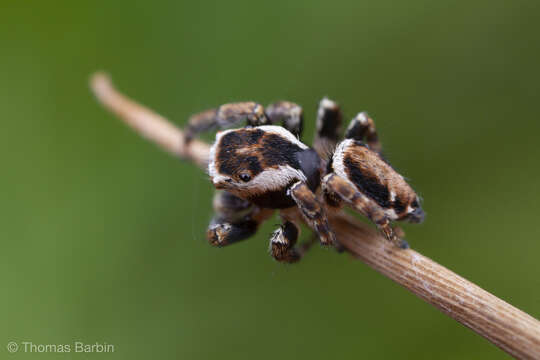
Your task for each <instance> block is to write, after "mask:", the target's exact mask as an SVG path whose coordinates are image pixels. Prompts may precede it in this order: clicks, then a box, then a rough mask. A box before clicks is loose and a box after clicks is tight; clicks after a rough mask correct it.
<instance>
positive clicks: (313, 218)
mask: <svg viewBox="0 0 540 360" xmlns="http://www.w3.org/2000/svg"><path fill="white" fill-rule="evenodd" d="M290 195H291V197H292V198H293V200H294V201H295V202H296V205H297V206H298V208H299V209H300V212H301V213H302V215H303V216H304V219H305V220H306V222H307V224H308V225H309V226H310V227H311V228H312V229H313V230H315V232H316V233H317V234H318V235H319V240H320V242H321V245H324V246H332V245H335V246H336V247H339V244H338V243H337V241H336V236H335V234H334V232H333V231H332V229H331V228H330V225H329V224H328V219H327V217H326V212H325V210H324V207H323V206H321V204H320V203H319V200H317V197H316V195H315V194H314V193H313V192H312V191H311V190H310V189H309V187H308V185H307V184H306V183H305V182H302V181H298V182H296V183H295V184H293V185H292V186H291V187H290Z"/></svg>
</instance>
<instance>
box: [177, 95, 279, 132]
mask: <svg viewBox="0 0 540 360" xmlns="http://www.w3.org/2000/svg"><path fill="white" fill-rule="evenodd" d="M242 121H246V124H247V125H249V126H259V125H269V124H270V121H269V120H268V118H267V116H266V114H265V112H264V108H263V107H262V105H260V104H257V103H255V102H238V103H230V104H224V105H221V106H220V107H218V108H217V109H209V110H205V111H203V112H200V113H198V114H195V115H193V116H191V117H190V118H189V121H188V125H187V127H186V129H185V139H186V141H190V140H191V139H193V138H194V137H196V136H197V135H199V134H200V133H202V132H205V131H211V130H215V129H224V128H228V127H232V126H234V125H237V124H239V123H241V122H242Z"/></svg>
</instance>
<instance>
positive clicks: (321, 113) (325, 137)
mask: <svg viewBox="0 0 540 360" xmlns="http://www.w3.org/2000/svg"><path fill="white" fill-rule="evenodd" d="M341 118H342V115H341V109H340V108H339V105H338V104H337V103H336V102H335V101H332V100H330V99H328V98H323V99H322V100H321V102H320V103H319V109H318V111H317V124H316V126H317V133H316V135H315V140H314V141H313V147H314V148H315V150H316V151H317V153H318V154H319V155H320V156H321V157H323V158H325V157H326V155H328V154H329V153H331V152H332V151H333V150H334V147H335V146H336V144H337V142H338V140H339V134H340V132H341Z"/></svg>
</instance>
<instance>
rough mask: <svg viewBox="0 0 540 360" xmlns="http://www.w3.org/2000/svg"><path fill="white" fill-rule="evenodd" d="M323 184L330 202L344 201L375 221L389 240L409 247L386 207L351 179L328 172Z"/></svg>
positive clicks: (403, 246)
mask: <svg viewBox="0 0 540 360" xmlns="http://www.w3.org/2000/svg"><path fill="white" fill-rule="evenodd" d="M322 186H323V191H324V192H325V196H327V197H328V198H329V203H331V204H339V203H340V202H341V201H344V202H345V203H347V204H348V205H349V206H351V207H352V208H353V209H355V210H356V211H358V212H360V213H361V214H363V215H364V216H366V217H368V218H369V219H370V220H371V221H373V222H374V223H375V225H377V228H378V229H379V231H380V232H381V233H382V234H383V235H384V237H385V238H386V239H387V240H389V241H391V242H392V243H394V244H395V245H396V246H398V247H400V248H402V249H406V248H408V247H409V245H408V244H407V242H406V241H405V240H402V239H400V238H399V236H398V234H396V232H395V231H394V229H393V228H392V226H391V224H390V218H389V217H388V216H387V215H386V214H385V212H384V209H383V208H382V207H381V206H379V205H378V204H377V203H376V202H375V201H373V200H371V199H370V198H368V197H367V196H365V195H364V194H362V193H361V192H359V191H358V190H357V189H356V187H355V186H354V185H353V184H352V183H351V182H350V181H348V180H346V179H344V178H342V177H340V176H338V175H336V174H328V175H326V176H325V177H324V179H323V184H322Z"/></svg>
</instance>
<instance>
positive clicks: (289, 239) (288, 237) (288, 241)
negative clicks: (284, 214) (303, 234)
mask: <svg viewBox="0 0 540 360" xmlns="http://www.w3.org/2000/svg"><path fill="white" fill-rule="evenodd" d="M298 234H299V230H298V227H297V226H296V225H295V224H294V223H293V222H291V221H288V220H285V221H284V223H283V224H282V225H281V226H280V228H279V229H277V230H276V231H274V232H273V233H272V236H271V237H270V249H269V250H270V254H271V255H272V257H273V258H274V259H276V260H277V261H279V262H284V263H294V262H297V261H299V260H300V259H301V258H302V257H303V256H304V254H305V253H306V251H307V250H308V249H309V248H310V247H311V245H312V244H313V241H309V242H307V243H305V244H303V245H302V246H295V245H296V242H297V240H298Z"/></svg>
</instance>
